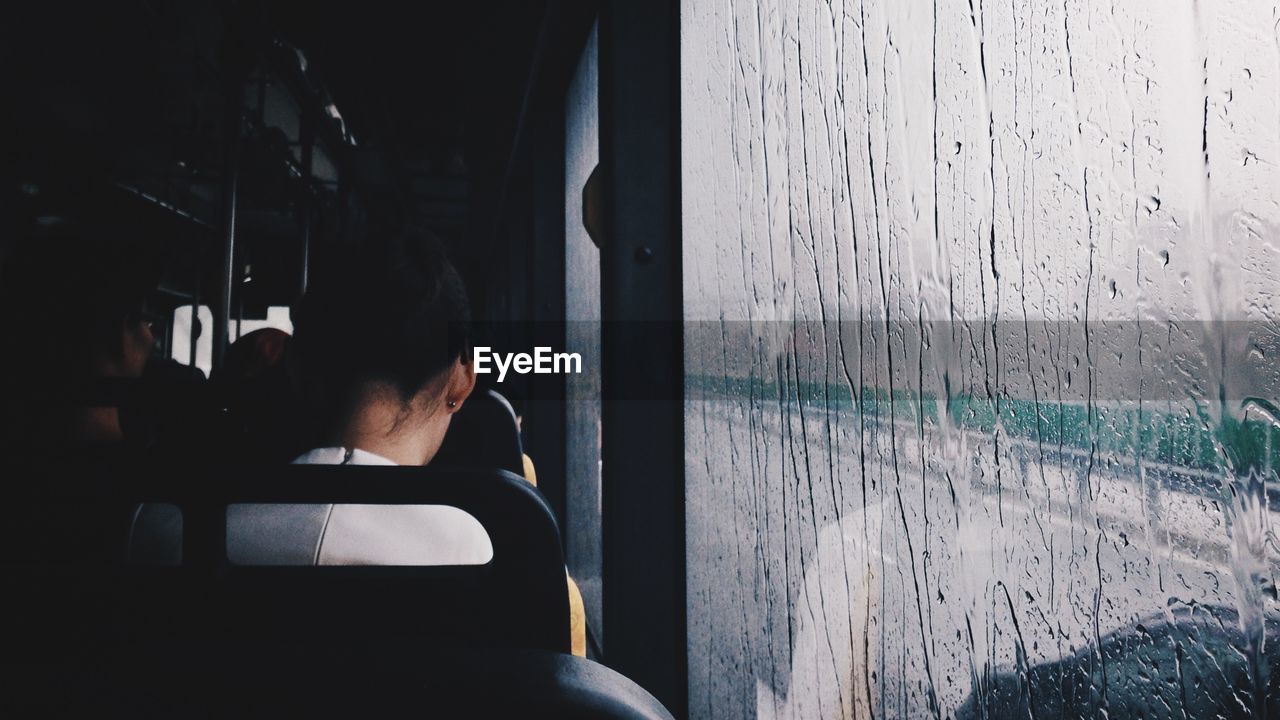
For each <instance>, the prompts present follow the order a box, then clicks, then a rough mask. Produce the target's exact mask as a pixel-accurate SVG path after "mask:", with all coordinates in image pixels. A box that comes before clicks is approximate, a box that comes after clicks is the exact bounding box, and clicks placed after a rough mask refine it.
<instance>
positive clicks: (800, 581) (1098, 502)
mask: <svg viewBox="0 0 1280 720" xmlns="http://www.w3.org/2000/svg"><path fill="white" fill-rule="evenodd" d="M681 21H682V22H681V33H682V41H681V53H682V58H681V73H682V78H681V87H682V99H681V111H682V138H681V146H682V151H681V152H682V168H683V169H682V172H683V181H682V186H683V190H682V192H683V211H682V212H683V238H684V239H683V246H684V303H685V317H686V320H687V322H686V331H685V343H686V347H685V355H686V361H685V362H686V417H685V428H686V448H687V455H686V468H685V471H686V483H687V533H688V537H687V546H688V549H689V550H688V613H689V617H688V623H689V682H690V687H689V693H690V709H691V715H692V716H693V717H700V718H704V717H768V718H774V717H776V718H812V717H879V718H917V717H938V718H946V717H972V718H979V717H1039V718H1046V717H1052V718H1084V717H1089V718H1092V717H1102V716H1109V717H1126V718H1137V717H1160V718H1184V717H1195V718H1199V717H1223V718H1227V717H1232V718H1234V717H1250V718H1260V717H1265V716H1268V714H1271V715H1274V714H1275V713H1276V712H1277V709H1276V708H1275V707H1271V708H1270V709H1268V705H1275V704H1276V703H1277V702H1280V700H1277V695H1278V693H1277V692H1276V691H1274V690H1272V688H1273V686H1274V685H1275V684H1276V681H1275V679H1273V678H1274V676H1275V675H1276V674H1277V671H1276V670H1275V669H1274V668H1276V667H1277V660H1280V656H1278V655H1280V654H1278V653H1277V651H1276V648H1277V637H1276V634H1275V631H1276V629H1277V627H1278V626H1277V624H1276V589H1275V584H1274V577H1275V575H1276V570H1277V559H1278V558H1280V547H1278V545H1277V541H1276V534H1275V528H1276V520H1277V518H1276V516H1275V502H1276V501H1277V500H1280V495H1277V491H1278V490H1280V484H1278V481H1277V475H1276V467H1277V460H1280V429H1278V427H1277V424H1278V418H1277V410H1276V402H1277V397H1278V396H1280V363H1277V362H1276V357H1277V353H1280V322H1278V318H1277V315H1276V313H1277V310H1276V307H1277V303H1276V300H1277V297H1276V296H1277V290H1278V289H1280V241H1278V240H1277V237H1280V233H1278V229H1280V203H1277V200H1276V192H1277V187H1280V164H1278V163H1280V60H1278V59H1280V54H1278V52H1277V44H1276V15H1275V10H1274V8H1273V7H1272V6H1271V4H1269V3H1268V4H1263V3H1253V2H1235V3H1194V2H1185V3H1168V2H1158V1H1156V0H1140V1H1139V2H1107V1H1103V0H1069V1H1068V2H1065V3H1053V4H1050V3H1040V2H1029V1H1028V2H1008V3H990V2H972V3H971V2H950V1H945V2H944V1H939V2H923V1H917V0H907V1H899V0H894V1H888V0H858V1H856V2H855V1H849V2H845V1H841V0H836V1H835V2H799V3H790V2H789V3H779V2H772V1H771V0H748V1H746V2H738V3H706V2H693V1H688V2H685V3H683V8H682V18H681Z"/></svg>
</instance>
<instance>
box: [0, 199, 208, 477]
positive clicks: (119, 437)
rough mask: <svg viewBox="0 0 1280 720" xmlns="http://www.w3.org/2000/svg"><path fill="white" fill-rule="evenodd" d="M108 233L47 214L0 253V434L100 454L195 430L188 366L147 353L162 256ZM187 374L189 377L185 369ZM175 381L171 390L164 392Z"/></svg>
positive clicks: (48, 450)
mask: <svg viewBox="0 0 1280 720" xmlns="http://www.w3.org/2000/svg"><path fill="white" fill-rule="evenodd" d="M113 235H117V233H113V232H112V231H110V230H107V229H103V230H101V231H100V232H91V231H89V230H87V229H86V228H85V227H84V226H82V225H77V224H73V223H69V222H50V223H49V224H48V225H45V226H41V227H38V228H36V229H35V230H34V231H33V232H32V233H31V234H30V235H28V236H27V237H24V238H23V239H22V241H21V242H20V244H19V247H18V248H17V249H16V250H15V253H14V255H13V257H11V258H9V259H8V260H7V261H6V262H5V266H4V278H3V279H2V282H0V294H2V299H0V306H2V307H3V312H4V318H3V322H4V327H5V331H6V332H7V333H9V334H10V336H11V337H15V338H21V339H22V340H21V342H20V343H18V344H15V345H13V346H11V348H10V351H9V352H8V353H6V355H5V357H4V366H5V367H4V373H3V375H4V383H5V389H4V408H5V412H4V425H5V428H4V439H5V442H6V444H8V445H9V446H10V447H14V448H21V449H22V452H23V453H26V454H32V455H40V456H44V457H46V458H49V457H56V458H62V459H102V458H104V457H107V456H116V455H120V454H122V453H129V454H135V453H137V452H140V451H148V452H149V451H155V450H157V449H161V448H163V449H165V450H174V451H175V452H176V450H175V449H174V448H172V447H166V442H167V441H175V440H176V441H183V440H185V439H187V438H193V437H195V435H196V434H198V433H197V429H196V428H190V427H187V426H186V422H187V421H189V420H191V421H193V420H192V418H194V417H196V416H197V415H198V412H197V410H196V409H195V408H193V407H190V406H189V404H186V405H184V403H188V401H193V398H194V397H196V396H197V395H198V387H199V382H200V381H201V380H203V376H200V375H199V371H197V370H192V369H189V368H186V367H177V368H175V367H173V366H172V364H171V363H169V362H166V361H165V360H164V359H162V358H159V357H157V356H155V355H154V352H153V351H154V345H155V337H156V329H155V326H156V324H157V323H159V322H162V321H163V318H162V317H161V316H160V315H159V313H157V312H155V311H153V310H152V309H150V308H149V307H148V304H147V301H148V296H149V295H150V294H151V293H152V292H153V291H154V290H155V287H156V285H157V284H158V281H159V278H160V274H161V267H162V262H161V259H160V258H159V257H157V255H156V254H155V253H153V252H149V251H148V250H147V249H146V248H145V247H142V246H141V244H140V243H139V242H137V241H135V240H133V239H131V238H127V237H118V236H113ZM193 373H194V374H193ZM175 389H177V390H178V392H174V390H175Z"/></svg>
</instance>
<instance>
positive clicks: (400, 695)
mask: <svg viewBox="0 0 1280 720" xmlns="http://www.w3.org/2000/svg"><path fill="white" fill-rule="evenodd" d="M260 675H261V673H260V672H259V670H257V669H245V668H241V669H240V672H239V673H238V674H237V676H236V677H233V678H231V679H230V687H231V688H238V687H246V686H249V685H252V684H253V683H254V680H253V678H254V677H258V676H260ZM275 677H276V678H277V679H279V674H278V673H277V674H276V675H275ZM317 686H323V687H326V688H334V690H333V691H332V692H326V693H325V695H324V696H323V697H322V698H321V697H316V696H315V694H314V691H312V692H308V689H309V688H315V687H317ZM237 694H239V693H237ZM411 708H412V709H418V710H421V711H422V714H423V715H424V716H427V717H479V718H508V717H510V718H525V717H537V718H541V717H548V718H561V719H564V720H577V719H579V718H581V719H583V720H585V719H587V718H592V719H600V720H671V718H672V716H671V714H670V713H669V712H668V711H667V709H666V708H665V707H663V706H662V704H661V703H660V702H658V700H656V699H655V698H654V697H653V696H652V695H650V694H649V693H648V692H647V691H645V690H644V688H642V687H640V686H639V685H637V684H636V683H634V682H632V681H631V680H629V679H628V678H626V677H624V676H623V675H621V674H619V673H617V672H615V671H614V670H611V669H609V668H608V667H605V666H604V665H601V664H599V663H597V662H594V661H592V660H587V659H586V658H579V657H574V656H572V655H564V654H560V653H552V652H547V651H543V650H520V649H497V650H462V651H457V652H443V653H438V654H433V655H431V656H428V657H426V658H424V659H423V661H422V662H421V663H419V664H418V665H416V666H414V667H413V668H404V667H386V666H383V665H378V664H375V665H371V666H365V667H362V668H353V667H350V666H345V665H340V666H331V667H329V668H327V669H326V670H325V671H324V672H323V673H322V674H321V675H320V676H319V677H317V676H310V677H301V676H297V677H295V676H290V677H288V678H285V679H283V680H281V681H280V682H279V683H278V684H276V685H275V686H274V687H272V688H271V690H270V694H269V697H267V698H266V699H265V700H264V699H263V698H262V696H261V694H259V695H257V696H255V699H254V700H253V703H252V704H247V703H246V706H245V707H235V708H229V710H232V711H233V712H232V713H231V714H234V715H235V716H237V717H245V716H249V717H279V716H281V715H289V716H300V715H320V716H326V717H327V716H337V715H342V716H348V717H401V716H403V714H404V711H405V710H406V709H411Z"/></svg>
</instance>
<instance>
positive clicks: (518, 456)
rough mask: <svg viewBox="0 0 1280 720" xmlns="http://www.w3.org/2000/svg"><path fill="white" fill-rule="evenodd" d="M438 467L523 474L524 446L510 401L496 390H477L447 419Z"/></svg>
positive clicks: (435, 465) (433, 463) (436, 459)
mask: <svg viewBox="0 0 1280 720" xmlns="http://www.w3.org/2000/svg"><path fill="white" fill-rule="evenodd" d="M431 466H432V467H437V468H466V469H493V468H497V469H499V470H506V471H508V472H513V473H515V474H517V475H521V476H523V475H524V450H523V447H522V445H521V443H520V429H519V427H518V426H517V425H516V413H515V411H514V410H512V409H511V403H509V402H507V399H506V398H504V397H502V395H501V394H499V393H498V392H497V391H496V390H484V391H480V390H477V391H476V392H475V393H473V394H472V395H471V397H469V398H467V401H466V402H465V403H463V405H462V408H461V409H460V410H458V412H457V414H456V415H454V416H453V420H452V421H450V423H449V432H448V433H446V434H445V436H444V443H443V444H442V445H441V446H440V451H439V452H438V453H436V456H435V458H434V459H433V460H432V461H431Z"/></svg>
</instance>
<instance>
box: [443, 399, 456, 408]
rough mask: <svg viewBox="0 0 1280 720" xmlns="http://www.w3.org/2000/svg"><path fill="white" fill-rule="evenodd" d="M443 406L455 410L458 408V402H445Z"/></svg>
mask: <svg viewBox="0 0 1280 720" xmlns="http://www.w3.org/2000/svg"><path fill="white" fill-rule="evenodd" d="M445 404H446V405H448V406H449V407H450V408H456V407H458V401H457V400H450V401H449V402H447V403H445Z"/></svg>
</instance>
